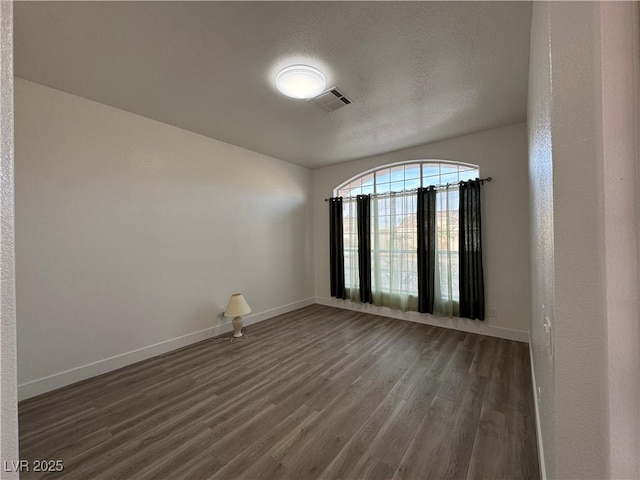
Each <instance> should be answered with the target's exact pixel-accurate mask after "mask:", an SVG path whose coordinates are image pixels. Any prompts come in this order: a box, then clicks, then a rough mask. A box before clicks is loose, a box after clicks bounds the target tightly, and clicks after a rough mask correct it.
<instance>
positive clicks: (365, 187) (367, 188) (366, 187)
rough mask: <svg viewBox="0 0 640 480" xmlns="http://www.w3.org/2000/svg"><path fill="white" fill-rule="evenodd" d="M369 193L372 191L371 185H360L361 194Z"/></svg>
mask: <svg viewBox="0 0 640 480" xmlns="http://www.w3.org/2000/svg"><path fill="white" fill-rule="evenodd" d="M370 193H373V185H367V186H363V187H362V194H363V195H368V194H370Z"/></svg>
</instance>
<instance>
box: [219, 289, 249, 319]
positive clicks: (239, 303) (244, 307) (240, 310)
mask: <svg viewBox="0 0 640 480" xmlns="http://www.w3.org/2000/svg"><path fill="white" fill-rule="evenodd" d="M250 312H251V307H250V306H249V304H248V303H247V301H246V300H245V299H244V297H243V296H242V294H241V293H234V294H233V295H231V298H230V299H229V303H228V304H227V308H226V309H225V311H224V316H225V317H240V316H242V315H246V314H247V313H250Z"/></svg>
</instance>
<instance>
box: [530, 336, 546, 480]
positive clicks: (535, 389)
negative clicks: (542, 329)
mask: <svg viewBox="0 0 640 480" xmlns="http://www.w3.org/2000/svg"><path fill="white" fill-rule="evenodd" d="M529 363H531V382H532V386H533V406H534V408H535V412H536V437H537V439H538V464H539V465H540V478H541V479H542V480H547V465H546V463H545V461H544V447H543V445H542V430H541V427H540V406H539V405H538V384H537V383H536V372H535V369H534V367H533V347H532V345H531V342H529Z"/></svg>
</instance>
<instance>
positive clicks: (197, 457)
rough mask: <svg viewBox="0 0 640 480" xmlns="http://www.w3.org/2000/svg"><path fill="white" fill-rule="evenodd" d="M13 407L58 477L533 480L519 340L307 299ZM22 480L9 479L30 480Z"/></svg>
mask: <svg viewBox="0 0 640 480" xmlns="http://www.w3.org/2000/svg"><path fill="white" fill-rule="evenodd" d="M245 332H246V334H247V338H246V339H244V340H240V341H234V342H231V341H230V339H229V337H228V336H227V337H226V338H217V339H213V340H207V341H203V342H200V343H197V344H195V345H192V346H189V347H186V348H183V349H181V350H177V351H174V352H171V353H168V354H165V355H162V356H159V357H156V358H153V359H150V360H146V361H144V362H140V363H137V364H135V365H131V366H129V367H125V368H123V369H120V370H117V371H114V372H111V373H108V374H105V375H102V376H100V377H95V378H92V379H89V380H85V381H83V382H80V383H77V384H75V385H70V386H68V387H65V388H62V389H60V390H57V391H55V392H50V393H47V394H44V395H41V396H39V397H35V398H32V399H29V400H26V401H23V402H21V403H20V405H19V413H20V458H21V459H25V460H31V461H33V460H36V459H49V460H57V459H60V460H62V461H63V462H64V471H63V472H62V474H47V475H44V476H43V478H50V479H54V478H69V479H92V480H93V479H95V480H99V479H127V478H134V479H168V480H177V479H205V478H214V479H236V478H247V479H258V478H260V479H274V478H283V479H292V480H305V479H312V478H322V479H393V480H401V479H426V478H452V479H464V478H486V479H498V478H500V479H502V478H504V479H518V478H531V479H533V478H539V471H538V462H537V446H536V437H535V425H534V410H533V394H532V388H531V376H530V366H529V351H528V346H527V345H526V344H524V343H518V342H512V341H508V340H501V339H497V338H493V337H486V336H481V335H474V334H470V333H464V332H459V331H455V330H447V329H443V328H437V327H431V326H427V325H421V324H416V323H410V322H404V321H401V320H394V319H390V318H385V317H379V316H374V315H369V314H364V313H357V312H352V311H347V310H341V309H336V308H330V307H325V306H320V305H312V306H310V307H306V308H303V309H300V310H297V311H295V312H292V313H288V314H286V315H281V316H279V317H276V318H273V319H271V320H268V321H265V322H262V323H259V324H256V325H253V326H251V327H249V328H247V329H245ZM35 477H37V475H36V474H34V473H33V472H29V473H28V474H23V475H22V478H35Z"/></svg>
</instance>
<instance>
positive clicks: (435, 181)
mask: <svg viewBox="0 0 640 480" xmlns="http://www.w3.org/2000/svg"><path fill="white" fill-rule="evenodd" d="M431 185H440V175H435V176H432V177H425V178H424V179H423V180H422V186H423V187H430V186H431Z"/></svg>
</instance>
